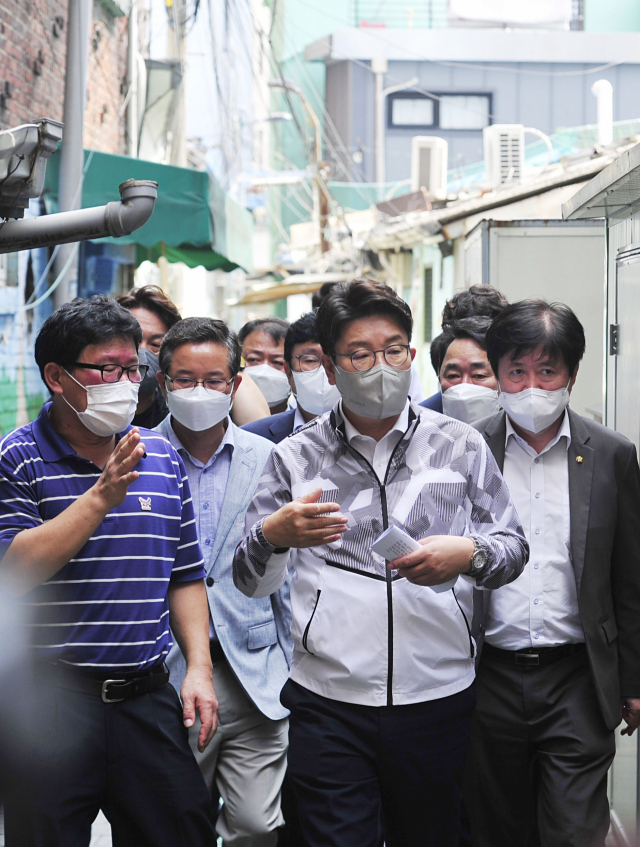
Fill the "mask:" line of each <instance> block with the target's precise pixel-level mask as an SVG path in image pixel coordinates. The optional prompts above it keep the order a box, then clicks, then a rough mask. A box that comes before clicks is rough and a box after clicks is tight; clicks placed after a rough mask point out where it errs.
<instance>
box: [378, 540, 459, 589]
mask: <svg viewBox="0 0 640 847" xmlns="http://www.w3.org/2000/svg"><path fill="white" fill-rule="evenodd" d="M422 547H423V545H422V544H420V542H419V541H416V540H415V538H412V537H411V536H410V535H409V534H408V533H406V532H405V531H404V530H403V529H400V527H399V526H390V527H389V529H387V530H385V531H384V532H383V533H382V535H381V536H380V537H379V538H378V539H377V540H376V541H375V542H374V543H373V544H372V545H371V549H372V550H373V552H374V553H377V554H378V555H379V556H382V558H383V559H386V560H387V561H388V562H393V561H394V560H395V559H399V558H400V557H401V556H406V555H407V554H408V553H412V552H414V551H416V550H421V549H422ZM457 579H458V577H457V576H456V577H454V578H453V579H449V580H447V581H446V582H443V583H441V584H440V585H430V586H429V588H430V589H431V590H432V591H435V592H436V594H440V593H441V592H443V591H448V590H449V589H450V588H453V586H454V585H455V584H456V581H457Z"/></svg>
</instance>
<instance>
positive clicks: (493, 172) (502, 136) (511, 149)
mask: <svg viewBox="0 0 640 847" xmlns="http://www.w3.org/2000/svg"><path fill="white" fill-rule="evenodd" d="M483 134H484V164H485V169H486V172H487V184H488V185H489V187H490V188H498V187H499V186H500V185H507V184H511V183H514V182H520V180H521V179H522V174H523V171H524V125H523V124H493V125H492V126H487V127H485V128H484V130H483Z"/></svg>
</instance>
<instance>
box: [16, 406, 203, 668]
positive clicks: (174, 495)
mask: <svg viewBox="0 0 640 847" xmlns="http://www.w3.org/2000/svg"><path fill="white" fill-rule="evenodd" d="M50 405H51V404H50V403H47V404H45V406H44V407H43V408H42V411H41V413H40V416H39V417H38V418H37V419H36V420H35V421H33V422H32V423H30V424H27V426H24V427H21V428H20V429H17V430H15V431H14V432H12V433H10V434H9V435H7V436H6V438H4V439H3V440H2V442H0V556H2V555H4V553H5V552H6V550H7V548H8V547H9V545H10V544H11V541H12V539H13V538H14V537H15V535H16V534H17V533H18V532H20V531H21V530H23V529H31V528H33V527H36V526H39V525H41V524H42V523H43V522H44V521H48V520H51V519H52V518H55V517H56V516H57V515H59V514H60V513H61V512H63V511H64V510H65V509H66V508H67V507H68V506H69V505H70V504H71V503H72V502H73V501H74V500H76V499H77V497H79V496H80V495H81V494H84V492H85V491H87V490H88V489H89V488H91V486H93V485H94V484H95V482H96V480H97V479H98V477H99V476H100V473H101V471H100V468H98V467H97V466H96V465H94V464H93V463H92V462H90V461H89V460H88V459H83V458H82V457H80V456H78V454H77V453H76V452H75V451H74V450H73V449H72V448H71V447H70V446H69V444H67V442H66V441H64V440H63V439H62V438H60V436H59V435H58V434H57V433H56V432H55V431H54V429H53V428H52V426H51V424H50V422H49V408H50ZM127 431H128V430H127ZM124 434H125V433H121V435H124ZM140 434H141V436H142V440H143V442H144V444H145V447H146V454H147V455H146V458H143V459H141V460H140V462H139V463H138V465H137V467H136V470H137V471H138V473H139V474H140V476H139V478H138V479H137V480H136V481H135V482H133V483H132V484H131V485H130V486H129V489H128V492H127V496H126V497H125V499H124V502H123V503H122V505H120V506H118V507H117V508H115V509H113V510H112V511H111V512H109V514H108V515H107V516H106V517H105V519H104V520H103V521H102V523H101V524H100V526H99V527H98V528H97V529H96V530H95V532H94V533H93V535H92V536H91V538H90V539H89V541H88V542H87V543H86V544H85V545H84V547H82V548H81V549H80V550H79V552H78V553H77V554H76V556H74V558H73V559H71V560H70V561H69V562H68V563H67V564H66V565H65V566H64V567H63V568H61V570H59V571H58V572H57V573H56V574H54V575H53V576H52V577H51V578H50V579H49V580H47V581H46V582H44V583H42V584H41V585H39V586H38V587H37V588H35V589H34V590H33V591H31V592H30V593H29V594H27V595H26V596H25V597H24V598H23V604H24V605H25V606H26V607H27V608H28V610H29V611H30V612H31V616H30V619H29V629H30V632H31V637H30V643H31V646H32V648H33V649H34V650H35V652H36V655H37V657H38V658H40V659H44V660H45V661H51V662H64V663H67V664H70V665H75V666H76V667H78V668H79V669H83V670H85V671H87V672H91V673H98V674H102V673H103V672H104V673H105V675H106V674H108V673H110V672H112V671H113V672H120V673H133V672H135V671H137V670H141V669H145V668H149V667H152V666H153V665H156V664H160V663H162V662H163V661H164V659H165V657H166V655H167V653H168V652H169V650H170V649H171V646H172V640H171V631H170V628H169V604H168V599H167V592H168V588H169V584H170V583H176V582H188V581H192V580H197V579H203V578H204V576H205V572H204V567H203V560H202V554H201V552H200V547H199V545H198V538H197V535H196V524H195V519H194V514H193V505H192V502H191V495H190V492H189V483H188V481H187V477H186V472H185V468H184V464H183V462H182V459H181V458H180V457H179V456H178V454H177V453H176V451H175V450H174V449H173V447H172V446H171V445H170V444H169V443H168V442H167V441H166V440H165V439H164V438H162V437H161V436H160V435H158V434H157V433H155V432H152V431H150V430H145V429H141V430H140Z"/></svg>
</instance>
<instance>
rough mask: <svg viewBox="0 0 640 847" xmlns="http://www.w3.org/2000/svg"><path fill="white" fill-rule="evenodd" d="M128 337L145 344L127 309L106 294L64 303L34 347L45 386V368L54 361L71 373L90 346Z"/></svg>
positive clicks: (49, 319)
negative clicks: (85, 349) (111, 339)
mask: <svg viewBox="0 0 640 847" xmlns="http://www.w3.org/2000/svg"><path fill="white" fill-rule="evenodd" d="M116 337H129V338H131V339H132V340H133V343H134V344H135V345H136V350H137V349H138V347H139V346H140V343H141V341H142V330H141V329H140V324H139V323H138V321H137V320H136V319H135V318H134V316H133V315H132V314H131V312H129V311H128V310H127V309H125V308H124V306H121V305H120V304H119V303H116V301H115V300H114V299H113V297H107V296H106V295H105V294H100V295H97V296H95V297H92V298H91V299H90V300H82V299H81V298H80V297H76V299H75V300H72V301H71V302H70V303H65V304H64V305H63V306H60V308H59V309H56V311H55V312H54V313H53V314H52V315H50V316H49V317H48V318H47V320H46V321H45V322H44V323H43V324H42V328H41V330H40V332H39V333H38V337H37V338H36V345H35V359H36V362H37V364H38V367H39V368H40V376H41V377H42V381H43V382H44V383H45V384H46V380H45V378H44V369H45V367H46V365H48V364H49V362H55V363H56V364H57V365H61V366H62V367H63V368H65V369H66V370H69V369H70V368H72V367H73V365H74V364H75V363H76V362H77V361H79V356H80V354H81V353H82V351H83V350H84V348H85V347H88V346H89V345H90V344H100V343H101V342H103V341H107V340H108V339H110V338H116Z"/></svg>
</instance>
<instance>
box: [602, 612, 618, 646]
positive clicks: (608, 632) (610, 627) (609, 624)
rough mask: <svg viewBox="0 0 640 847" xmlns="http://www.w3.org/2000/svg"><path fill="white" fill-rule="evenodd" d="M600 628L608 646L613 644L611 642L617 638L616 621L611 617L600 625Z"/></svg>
mask: <svg viewBox="0 0 640 847" xmlns="http://www.w3.org/2000/svg"><path fill="white" fill-rule="evenodd" d="M602 628H603V629H604V634H605V636H606V638H607V643H608V644H613V642H614V641H615V640H616V638H617V637H618V626H617V624H616V619H615V617H614V616H613V615H611V617H610V618H607V620H606V621H605V622H604V623H603V624H602Z"/></svg>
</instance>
